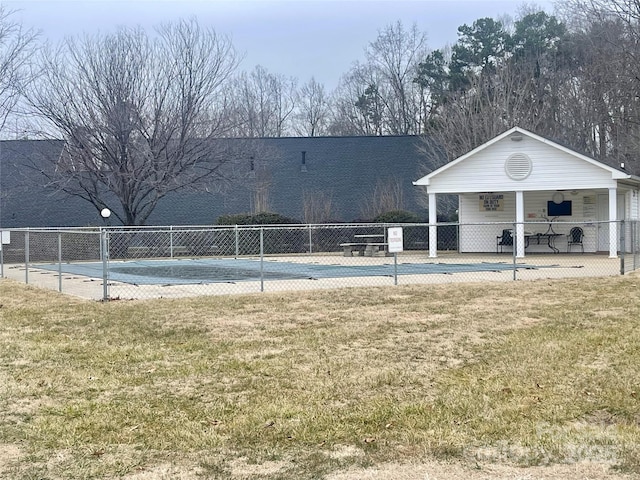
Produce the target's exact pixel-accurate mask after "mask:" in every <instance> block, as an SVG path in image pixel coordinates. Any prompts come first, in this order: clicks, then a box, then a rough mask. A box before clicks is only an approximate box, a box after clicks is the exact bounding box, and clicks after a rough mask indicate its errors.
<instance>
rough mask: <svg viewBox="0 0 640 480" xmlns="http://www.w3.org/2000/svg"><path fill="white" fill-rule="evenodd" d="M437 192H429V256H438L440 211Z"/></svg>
mask: <svg viewBox="0 0 640 480" xmlns="http://www.w3.org/2000/svg"><path fill="white" fill-rule="evenodd" d="M436 205H437V203H436V194H435V193H430V194H429V257H430V258H435V257H437V256H438V227H436V223H438V212H437V207H436Z"/></svg>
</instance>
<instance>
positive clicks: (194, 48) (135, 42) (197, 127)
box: [29, 20, 238, 225]
mask: <svg viewBox="0 0 640 480" xmlns="http://www.w3.org/2000/svg"><path fill="white" fill-rule="evenodd" d="M237 62H238V60H237V56H236V54H235V51H234V49H233V46H232V44H231V43H230V41H229V40H228V39H227V38H225V37H221V36H218V35H217V34H216V33H215V32H214V31H213V30H206V29H202V28H200V27H199V25H198V24H197V23H196V22H195V21H194V20H192V21H180V22H178V23H175V24H167V25H163V26H161V27H160V28H158V35H157V36H155V37H153V38H150V37H149V36H148V35H147V34H145V32H143V31H142V30H141V29H120V30H118V31H117V32H116V33H115V34H111V35H104V36H94V37H84V38H83V39H80V40H76V39H67V40H66V41H65V42H64V43H63V44H62V45H61V46H60V47H59V48H58V49H57V50H55V51H51V50H47V51H46V52H45V54H44V55H43V57H42V59H41V68H42V75H41V77H40V78H39V80H38V82H37V84H36V85H35V88H33V89H31V90H30V92H29V99H30V102H31V104H32V105H33V107H34V108H35V110H36V111H37V112H38V113H39V114H40V115H42V116H43V117H45V118H46V119H47V120H48V121H49V122H50V123H51V124H52V125H53V126H55V127H56V128H57V130H58V131H59V133H60V135H62V137H63V138H64V139H65V140H66V142H67V148H66V154H65V155H64V156H63V158H62V159H61V161H60V162H59V163H58V164H57V165H55V168H54V169H51V170H50V171H49V172H47V177H48V181H49V183H50V185H51V186H53V187H55V188H58V189H61V190H63V191H64V192H67V193H69V194H71V195H76V196H78V197H81V198H83V199H85V200H87V201H89V202H91V204H92V205H93V206H94V207H95V208H96V209H98V210H99V209H101V208H103V207H105V206H108V207H110V208H111V209H112V211H113V212H114V214H115V216H116V217H117V218H118V219H119V220H120V221H121V222H122V223H124V224H126V225H139V224H144V223H145V221H146V219H147V218H148V216H149V215H150V214H151V212H152V211H153V209H154V208H155V206H156V205H157V203H158V201H159V200H160V199H161V198H163V197H164V196H166V195H167V194H168V193H170V192H175V191H177V190H180V189H185V188H188V187H194V188H195V187H197V186H198V185H200V184H203V183H205V184H206V185H208V186H211V185H215V184H216V182H219V181H222V180H224V179H225V178H226V177H227V175H228V173H229V171H228V170H229V169H227V168H226V167H227V166H228V165H230V164H231V163H232V160H233V157H234V156H233V155H232V154H231V153H230V152H229V151H228V149H222V148H221V147H220V145H227V144H223V143H220V142H213V141H212V140H213V139H215V138H217V137H220V136H223V135H224V134H225V133H226V131H227V130H226V128H227V124H226V120H227V118H226V107H227V104H226V99H225V98H224V97H223V96H222V95H221V92H222V91H223V87H224V85H225V83H226V82H227V81H228V80H229V78H230V77H231V75H232V73H233V72H234V70H235V68H236V67H237Z"/></svg>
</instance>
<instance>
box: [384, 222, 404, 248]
mask: <svg viewBox="0 0 640 480" xmlns="http://www.w3.org/2000/svg"><path fill="white" fill-rule="evenodd" d="M387 243H388V244H389V253H399V252H402V251H403V247H404V245H403V241H402V227H392V228H389V229H388V230H387Z"/></svg>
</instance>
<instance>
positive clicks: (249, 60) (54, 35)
mask: <svg viewBox="0 0 640 480" xmlns="http://www.w3.org/2000/svg"><path fill="white" fill-rule="evenodd" d="M0 1H1V2H2V4H3V5H5V6H7V7H8V8H9V9H11V10H17V11H18V12H17V14H16V15H17V16H16V18H18V19H19V20H20V21H22V22H23V24H24V25H25V26H28V27H32V28H35V29H37V30H40V31H41V32H42V36H43V37H44V38H47V39H50V40H52V41H54V42H56V41H59V40H60V39H62V38H63V37H64V36H65V35H76V34H82V33H97V32H109V31H112V30H113V29H114V28H116V27H117V26H120V25H128V26H133V25H142V26H143V27H145V28H148V29H151V28H152V27H153V26H154V25H157V24H159V23H162V22H166V21H171V20H176V19H179V18H191V17H196V18H197V19H198V21H199V23H200V24H201V25H202V26H210V27H213V28H214V29H215V30H216V32H218V33H221V34H226V35H229V36H231V38H232V41H233V44H234V46H235V47H236V49H237V50H238V51H239V52H241V53H243V54H244V55H245V56H244V61H243V63H242V65H241V66H242V69H244V70H252V69H253V68H254V67H255V66H256V65H262V66H263V67H265V68H266V69H267V70H268V71H269V72H271V73H278V74H284V75H286V76H290V77H296V78H298V80H299V81H300V83H305V82H307V81H308V80H309V79H310V78H311V77H312V76H313V77H315V79H316V80H317V81H319V82H321V83H323V84H325V86H326V88H327V90H331V89H333V88H335V86H336V85H337V83H338V80H339V78H340V76H341V75H342V74H344V73H346V72H347V71H348V70H349V68H350V67H351V65H352V63H353V62H354V61H357V60H363V52H364V48H365V47H366V46H367V45H368V43H369V42H371V41H373V40H375V38H376V36H377V34H378V31H379V30H381V29H383V28H384V27H385V26H387V25H389V24H392V23H395V22H396V21H398V20H400V21H401V22H402V23H403V25H404V26H405V28H408V27H410V26H411V25H413V24H414V23H416V24H417V26H418V28H419V29H420V30H421V31H423V32H426V34H427V37H428V45H429V47H430V48H432V49H436V48H441V47H443V46H444V45H446V44H453V43H454V42H455V41H456V39H457V28H458V27H459V26H460V25H463V24H465V23H466V24H469V25H470V24H472V23H473V21H474V20H477V19H478V18H482V17H493V18H498V17H500V16H502V15H504V14H507V15H511V16H514V15H515V14H516V13H517V11H518V9H519V7H520V6H521V5H522V4H523V3H524V2H522V1H519V0H396V1H393V0H297V1H292V0H289V1H285V0H0ZM528 3H529V4H531V3H533V4H535V5H538V6H540V7H541V8H543V9H544V10H546V11H547V12H548V13H552V11H553V5H552V3H553V1H552V0H536V1H534V2H528Z"/></svg>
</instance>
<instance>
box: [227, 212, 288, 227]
mask: <svg viewBox="0 0 640 480" xmlns="http://www.w3.org/2000/svg"><path fill="white" fill-rule="evenodd" d="M297 223H300V222H299V221H298V220H294V219H292V218H289V217H285V216H284V215H280V214H279V213H271V212H260V213H255V214H250V213H237V214H230V215H221V216H220V217H218V225H290V224H297Z"/></svg>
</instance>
